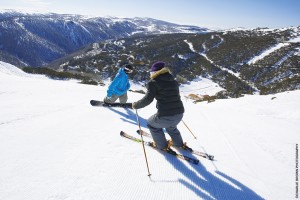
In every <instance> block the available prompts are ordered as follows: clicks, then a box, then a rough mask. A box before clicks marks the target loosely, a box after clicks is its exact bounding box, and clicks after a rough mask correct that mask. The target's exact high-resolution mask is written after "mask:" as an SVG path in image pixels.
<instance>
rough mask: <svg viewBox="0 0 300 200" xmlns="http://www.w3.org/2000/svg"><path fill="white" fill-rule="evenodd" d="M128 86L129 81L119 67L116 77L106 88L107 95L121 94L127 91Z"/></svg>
mask: <svg viewBox="0 0 300 200" xmlns="http://www.w3.org/2000/svg"><path fill="white" fill-rule="evenodd" d="M129 88H130V83H129V81H128V76H127V74H126V73H125V71H124V69H123V68H121V69H119V71H118V73H117V75H116V77H115V78H114V80H113V81H112V82H111V84H110V85H109V87H108V90H107V96H108V97H111V96H112V95H113V94H114V95H116V96H121V95H123V94H125V93H126V92H127V90H129Z"/></svg>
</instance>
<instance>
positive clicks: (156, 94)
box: [133, 68, 184, 116]
mask: <svg viewBox="0 0 300 200" xmlns="http://www.w3.org/2000/svg"><path fill="white" fill-rule="evenodd" d="M147 89H148V91H147V93H146V94H145V96H144V97H143V98H142V99H141V100H139V101H137V102H135V103H134V104H133V105H134V108H135V109H139V108H143V107H145V106H147V105H149V104H150V103H151V102H152V101H153V100H154V98H155V99H156V100H157V103H156V108H157V114H158V116H169V115H175V114H180V113H184V107H183V103H182V101H181V99H180V95H179V84H178V82H177V81H176V80H175V79H174V77H173V76H172V75H171V74H170V71H169V70H168V69H167V68H163V69H161V70H159V71H157V72H156V73H155V74H153V75H152V76H151V80H150V81H149V82H148V83H147Z"/></svg>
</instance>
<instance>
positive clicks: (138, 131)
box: [136, 130, 214, 160]
mask: <svg viewBox="0 0 300 200" xmlns="http://www.w3.org/2000/svg"><path fill="white" fill-rule="evenodd" d="M136 132H137V133H138V134H140V130H137V131H136ZM142 134H143V136H146V137H148V138H152V136H151V134H149V133H147V132H145V131H142ZM178 148H180V149H183V150H186V151H188V152H190V153H192V154H195V155H197V156H201V157H203V158H206V159H208V160H214V156H213V155H209V154H207V153H204V152H201V151H196V150H194V149H192V148H190V147H188V146H186V147H185V148H183V147H178Z"/></svg>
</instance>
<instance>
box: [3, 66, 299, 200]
mask: <svg viewBox="0 0 300 200" xmlns="http://www.w3.org/2000/svg"><path fill="white" fill-rule="evenodd" d="M201 81H205V83H204V85H201V83H202V82H201ZM211 84H212V85H211V87H210V86H209V81H207V80H205V79H202V80H201V79H200V80H199V81H198V82H196V83H192V84H190V85H189V86H183V87H182V88H181V90H182V92H183V93H182V100H183V102H184V105H185V109H186V112H185V116H184V119H183V120H184V122H185V123H186V124H187V125H188V126H189V128H190V129H191V130H192V131H193V132H194V134H195V135H196V136H197V138H198V139H197V140H195V139H194V138H193V136H192V135H191V134H190V133H189V131H188V130H187V128H186V127H185V126H184V125H183V123H181V124H180V125H179V129H180V130H181V132H182V136H183V138H184V140H185V141H186V142H187V143H188V144H189V145H190V146H191V147H193V148H195V149H197V150H199V151H206V152H208V153H210V154H213V155H214V156H215V159H216V160H215V161H213V162H212V161H209V160H205V159H202V158H200V157H199V160H200V163H199V165H193V164H189V163H187V162H185V161H182V160H178V159H177V158H175V157H173V156H171V155H165V154H162V153H159V152H157V151H155V150H153V149H150V148H147V147H146V153H147V156H148V162H149V167H150V172H151V174H152V176H151V178H150V179H149V177H148V176H147V168H146V163H145V160H144V155H143V150H142V146H141V144H139V143H135V142H132V141H130V140H127V139H125V138H122V137H120V135H119V133H120V131H121V130H123V131H125V132H127V133H129V134H131V135H133V136H137V137H138V135H137V134H136V133H135V131H136V130H137V129H138V126H137V124H136V116H135V111H133V110H126V109H122V108H111V109H108V108H100V107H92V106H90V105H89V100H90V99H102V98H103V97H104V96H105V94H106V87H101V86H89V85H82V84H78V83H77V81H75V80H72V81H54V80H50V79H47V78H46V77H43V76H33V75H28V74H25V73H24V72H22V71H21V70H19V69H17V68H15V67H13V66H11V65H9V64H6V63H3V62H0V111H1V112H0V160H1V162H0V199H1V200H42V199H44V200H46V199H47V200H62V199H65V200H66V199H68V200H69V199H70V200H71V199H72V200H87V199H88V200H98V199H108V200H112V199H136V200H139V199H149V200H150V199H151V200H152V199H172V200H173V199H175V200H181V199H191V200H192V199H221V200H240V199H247V200H248V199H251V200H255V199H272V200H282V199H294V197H295V193H296V191H295V172H296V169H295V162H296V161H295V154H296V144H298V143H299V142H300V136H299V132H300V111H299V107H300V101H299V98H300V91H293V92H285V93H280V94H276V95H266V96H257V95H254V96H246V97H243V98H239V99H227V100H217V101H216V102H214V103H209V104H208V103H206V102H203V103H198V104H193V103H192V102H191V101H190V100H187V99H185V98H184V96H185V95H186V94H185V93H187V92H188V91H189V90H192V89H193V88H196V89H200V90H201V89H205V90H207V91H205V93H207V94H209V88H212V89H216V88H215V85H214V83H211ZM135 88H136V89H138V88H139V86H137V85H133V86H132V89H135ZM128 96H129V101H130V102H132V101H136V100H138V99H140V98H142V96H143V95H142V94H138V93H133V92H129V94H128ZM155 111H156V109H155V103H152V104H151V105H150V106H148V107H146V108H144V109H141V110H138V113H139V115H140V120H141V125H142V129H144V130H147V128H146V119H147V118H148V117H149V116H150V115H151V114H152V113H155ZM144 139H146V138H144ZM181 153H184V154H186V153H185V152H181ZM187 155H189V154H187ZM189 156H192V155H189Z"/></svg>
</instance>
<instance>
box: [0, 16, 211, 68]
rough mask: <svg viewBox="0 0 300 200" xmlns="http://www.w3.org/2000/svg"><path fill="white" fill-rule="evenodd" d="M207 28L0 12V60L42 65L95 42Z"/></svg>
mask: <svg viewBox="0 0 300 200" xmlns="http://www.w3.org/2000/svg"><path fill="white" fill-rule="evenodd" d="M207 31H208V29H206V28H200V27H196V26H185V25H178V24H173V23H169V22H164V21H160V20H155V19H150V18H116V17H94V18H91V17H86V16H81V15H68V14H55V13H50V14H27V13H21V12H15V11H10V12H3V11H2V12H1V13H0V60H2V61H6V62H9V63H12V64H15V65H17V66H26V65H29V66H35V67H36V66H43V65H45V64H47V63H49V62H51V61H53V60H55V59H58V58H61V57H62V56H64V55H67V54H69V53H71V52H73V51H75V50H77V49H79V48H81V47H84V46H86V45H88V44H90V43H94V42H97V41H102V40H107V39H116V38H124V37H129V36H132V35H136V34H139V35H148V34H157V33H202V32H207Z"/></svg>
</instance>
